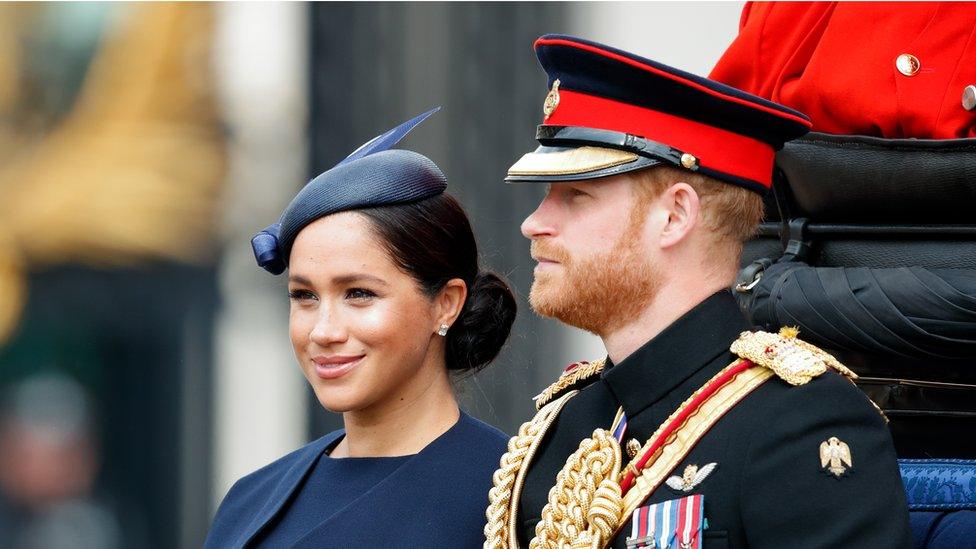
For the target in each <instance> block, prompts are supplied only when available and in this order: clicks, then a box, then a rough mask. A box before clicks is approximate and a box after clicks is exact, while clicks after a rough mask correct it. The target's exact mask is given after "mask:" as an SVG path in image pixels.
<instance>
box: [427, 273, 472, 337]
mask: <svg viewBox="0 0 976 549" xmlns="http://www.w3.org/2000/svg"><path fill="white" fill-rule="evenodd" d="M467 296H468V285H467V284H465V283H464V281H463V280H461V279H460V278H452V279H450V280H448V281H447V283H445V284H444V287H443V288H441V291H440V292H438V293H437V296H436V297H435V298H434V307H435V310H434V321H435V322H436V323H437V325H436V326H434V327H433V331H435V332H436V331H437V330H438V329H439V328H440V326H441V325H442V324H447V326H448V327H450V326H453V325H454V322H455V321H456V320H457V317H458V316H459V315H460V314H461V309H462V308H464V300H465V298H466V297H467Z"/></svg>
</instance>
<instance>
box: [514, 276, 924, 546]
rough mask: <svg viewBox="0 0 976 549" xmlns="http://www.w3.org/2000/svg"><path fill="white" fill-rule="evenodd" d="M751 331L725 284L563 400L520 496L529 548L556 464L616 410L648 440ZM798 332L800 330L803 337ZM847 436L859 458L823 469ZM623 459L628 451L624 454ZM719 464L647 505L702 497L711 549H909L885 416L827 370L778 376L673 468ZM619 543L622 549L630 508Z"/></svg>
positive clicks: (631, 434) (664, 488)
mask: <svg viewBox="0 0 976 549" xmlns="http://www.w3.org/2000/svg"><path fill="white" fill-rule="evenodd" d="M748 329H749V324H748V322H747V321H746V319H745V318H744V317H743V316H742V313H741V312H740V311H739V309H738V306H737V305H736V302H735V300H734V298H733V297H732V295H731V294H730V293H729V292H728V291H722V292H720V293H717V294H715V295H713V296H712V297H710V298H708V299H706V300H705V301H703V302H702V303H700V304H699V305H698V306H697V307H695V308H694V309H693V310H692V311H690V312H689V313H687V314H685V315H684V316H683V317H681V318H680V319H679V320H677V321H676V322H674V323H673V324H672V325H671V326H669V327H668V328H667V329H666V330H665V331H663V332H662V333H661V334H659V335H658V336H657V337H655V338H654V339H652V340H651V341H650V342H648V343H646V344H645V345H644V346H643V347H641V348H640V349H639V350H637V351H635V352H634V353H633V354H632V355H631V356H629V357H627V359H626V360H624V361H622V362H621V363H620V364H617V365H615V366H613V365H611V364H609V363H608V364H607V368H606V369H605V370H604V371H603V373H602V374H601V375H600V376H599V378H598V379H595V380H594V381H593V382H592V383H590V384H589V385H587V386H586V387H585V388H583V389H582V390H581V391H580V393H579V394H578V395H576V396H575V397H573V398H572V399H571V400H570V401H569V402H568V403H567V404H566V406H565V407H564V408H563V410H562V412H561V413H560V414H559V417H558V419H557V420H556V422H555V423H554V424H553V426H552V427H551V428H550V430H549V432H548V434H547V435H546V438H545V440H544V441H543V443H542V445H541V447H540V449H539V452H538V453H537V454H536V457H535V459H534V460H533V462H532V464H531V465H530V468H529V472H528V475H527V477H526V482H525V487H524V489H523V492H522V496H521V499H520V503H519V509H518V512H519V515H518V520H519V524H521V529H520V531H519V541H520V545H521V546H522V547H528V542H529V540H530V539H532V537H533V536H534V533H535V526H536V523H538V522H539V517H540V515H541V513H542V508H543V507H544V506H545V504H546V498H547V496H548V493H549V490H550V488H551V487H552V486H553V485H554V484H555V478H556V473H557V472H558V471H559V470H560V469H561V468H562V467H563V464H564V463H565V461H566V458H567V457H568V456H570V454H572V453H573V452H574V451H575V450H576V449H577V448H578V447H579V443H580V441H581V440H583V439H584V438H586V437H589V436H590V435H591V434H592V432H593V430H594V429H596V428H604V429H608V428H609V427H610V426H611V423H612V421H613V418H614V414H615V413H616V411H617V409H618V407H620V406H622V407H623V409H624V411H625V412H626V414H627V417H628V418H629V422H628V426H627V433H626V437H625V442H626V440H628V439H630V438H636V439H637V440H638V441H639V442H640V443H642V444H643V443H644V442H645V441H646V440H647V439H648V438H650V436H651V435H652V434H653V433H654V431H655V430H656V429H657V428H658V426H660V425H661V424H662V423H663V422H664V421H665V420H666V419H667V418H668V416H669V415H670V414H671V413H672V412H673V411H674V410H675V409H676V408H678V406H680V404H681V403H682V402H683V401H685V400H686V399H687V398H688V397H689V396H691V394H692V393H693V392H695V391H696V390H697V389H699V388H700V387H701V386H703V385H704V384H705V383H706V382H707V381H708V380H709V379H711V378H712V376H714V375H715V374H717V373H718V372H719V371H720V370H721V369H723V368H724V367H726V366H728V365H729V364H731V363H732V362H733V361H735V360H736V359H737V357H735V356H734V355H733V354H731V353H730V352H729V345H730V344H731V343H732V342H733V341H734V340H735V339H736V338H737V337H738V336H739V334H740V332H742V331H744V330H748ZM801 337H802V334H801ZM830 437H837V438H838V439H839V440H841V441H843V442H845V443H846V444H847V445H848V446H849V448H850V453H851V457H852V466H851V467H850V468H848V469H847V470H846V471H845V472H844V473H843V474H842V475H841V476H840V477H836V476H834V475H832V474H830V473H829V472H828V471H826V470H825V469H823V468H822V467H821V461H820V445H821V443H822V442H824V441H827V440H828V439H829V438H830ZM625 459H626V456H625ZM709 463H715V464H717V465H716V467H715V468H714V470H712V472H711V473H710V474H709V475H708V476H707V477H706V478H705V479H704V480H703V481H702V482H701V483H700V484H698V485H697V486H696V487H695V488H694V489H692V490H691V491H688V492H685V491H680V490H675V489H673V488H671V487H669V486H668V485H667V484H666V483H662V484H661V486H660V487H658V489H657V490H656V491H655V492H654V493H653V494H651V496H650V497H649V498H648V499H647V500H646V501H645V502H644V504H642V505H646V504H649V503H657V502H661V501H667V500H672V499H677V498H681V497H685V496H688V495H691V494H701V495H703V497H704V514H705V518H706V519H707V521H708V528H707V530H705V533H704V536H703V537H704V547H705V548H708V549H713V548H714V549H717V548H722V547H777V548H779V547H791V548H802V547H844V548H855V547H858V548H860V547H865V548H868V547H869V548H901V547H911V534H910V531H909V528H908V510H907V507H906V503H905V493H904V489H903V487H902V483H901V478H900V476H899V471H898V465H897V463H896V458H895V451H894V447H893V446H892V442H891V437H890V435H889V433H888V429H887V427H886V425H885V422H884V419H883V418H882V416H881V415H880V414H879V412H878V410H877V409H876V408H875V407H874V406H872V404H871V403H870V402H869V401H868V399H867V397H866V396H865V395H864V394H863V393H862V392H861V391H860V390H858V389H857V388H856V387H854V385H853V384H852V383H850V381H849V380H847V379H846V378H844V377H843V376H841V375H838V374H836V373H834V372H832V371H828V372H827V373H826V374H823V375H821V376H820V377H817V378H815V379H813V380H812V381H810V382H809V383H807V384H805V385H801V386H791V385H789V384H787V383H786V382H784V381H782V380H780V379H779V378H777V377H773V378H771V379H770V380H769V381H767V382H766V383H764V384H763V385H761V386H760V387H759V388H758V389H756V390H755V391H753V392H752V393H751V394H749V395H748V396H746V397H745V398H744V399H743V400H742V402H740V403H739V404H738V405H737V406H736V407H734V408H733V409H732V410H731V411H729V412H728V413H727V414H726V415H725V417H723V418H722V419H720V420H719V421H718V423H716V424H715V426H714V427H712V429H711V430H710V431H709V432H708V433H707V434H705V436H704V437H703V438H702V439H701V440H700V441H699V443H698V444H697V445H696V446H695V447H694V448H693V449H692V450H691V452H690V453H689V454H688V456H687V457H686V458H685V459H684V461H682V462H681V464H679V466H678V467H677V468H676V469H675V471H673V472H672V473H670V474H676V475H679V476H680V475H681V472H682V471H683V470H684V469H685V467H686V466H688V465H697V466H699V467H702V466H705V465H706V464H709ZM626 520H627V521H628V522H627V524H626V525H625V526H624V528H623V529H622V530H621V533H620V534H619V535H618V536H617V537H616V538H615V540H614V542H613V547H615V548H624V547H626V541H625V540H626V537H627V536H628V535H629V533H630V531H631V527H630V517H626Z"/></svg>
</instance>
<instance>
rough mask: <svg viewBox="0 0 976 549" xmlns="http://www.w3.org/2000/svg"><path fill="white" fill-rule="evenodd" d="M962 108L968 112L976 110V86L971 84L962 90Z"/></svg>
mask: <svg viewBox="0 0 976 549" xmlns="http://www.w3.org/2000/svg"><path fill="white" fill-rule="evenodd" d="M962 108H964V109H966V110H967V111H971V110H973V109H976V86H974V85H972V84H970V85H968V86H966V87H965V88H963V90H962Z"/></svg>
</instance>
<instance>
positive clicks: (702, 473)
mask: <svg viewBox="0 0 976 549" xmlns="http://www.w3.org/2000/svg"><path fill="white" fill-rule="evenodd" d="M716 467H718V463H709V464H708V465H705V466H703V467H702V468H701V469H699V468H698V466H697V465H694V464H693V465H689V466H687V467H685V472H684V473H683V474H682V475H681V476H680V477H679V476H678V475H674V476H672V477H669V478H668V480H666V481H665V482H666V483H667V484H668V486H669V487H671V489H672V490H679V491H681V492H690V491H692V490H693V489H694V488H695V486H698V485H699V484H701V483H702V481H703V480H705V477H707V476H708V475H709V474H711V472H712V470H714V469H715V468H716Z"/></svg>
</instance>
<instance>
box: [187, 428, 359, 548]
mask: <svg viewBox="0 0 976 549" xmlns="http://www.w3.org/2000/svg"><path fill="white" fill-rule="evenodd" d="M342 435H343V431H335V432H332V433H329V434H328V435H325V436H324V437H322V438H320V439H318V440H314V441H312V442H310V443H308V444H306V445H305V446H302V447H301V448H299V449H297V450H295V451H293V452H290V453H288V454H287V455H285V456H282V457H280V458H278V459H276V460H275V461H273V462H271V463H269V464H268V465H265V466H264V467H262V468H260V469H258V470H257V471H254V472H253V473H250V474H248V475H246V476H244V477H242V478H241V479H239V480H238V481H237V482H235V483H234V485H233V486H232V487H231V489H230V491H228V492H227V495H226V496H224V499H223V501H222V502H221V503H220V507H219V508H218V509H217V514H216V515H215V516H214V519H213V523H212V524H211V526H210V533H209V535H208V536H207V542H206V544H205V547H207V548H210V547H226V546H227V544H228V543H231V542H230V541H229V540H236V539H237V537H238V536H240V535H241V534H242V533H243V532H244V531H245V530H246V529H247V528H248V525H249V524H251V522H252V521H253V520H254V519H255V517H257V515H258V514H259V513H260V512H261V509H263V508H264V507H265V504H266V503H267V502H268V500H269V498H271V497H272V496H273V495H274V494H279V495H281V494H283V493H284V492H287V491H288V489H289V487H290V485H292V484H293V482H297V479H299V478H301V475H303V474H304V472H305V471H306V470H307V469H308V467H310V466H311V464H312V463H314V461H315V458H316V457H317V456H318V455H320V454H321V453H322V452H323V451H324V450H325V449H326V448H327V447H328V446H329V445H330V444H332V443H333V442H335V441H336V440H337V439H338V438H339V437H341V436H342Z"/></svg>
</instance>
